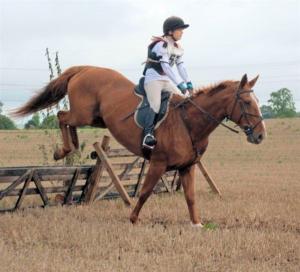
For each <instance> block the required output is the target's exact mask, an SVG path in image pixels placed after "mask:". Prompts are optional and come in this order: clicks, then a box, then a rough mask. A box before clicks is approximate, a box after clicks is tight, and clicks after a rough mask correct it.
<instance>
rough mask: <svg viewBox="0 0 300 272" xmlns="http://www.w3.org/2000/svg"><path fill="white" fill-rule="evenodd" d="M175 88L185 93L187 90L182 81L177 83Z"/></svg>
mask: <svg viewBox="0 0 300 272" xmlns="http://www.w3.org/2000/svg"><path fill="white" fill-rule="evenodd" d="M177 88H178V89H179V90H180V91H181V92H182V93H183V94H185V93H186V91H187V86H186V84H185V83H184V82H181V83H180V84H178V85H177Z"/></svg>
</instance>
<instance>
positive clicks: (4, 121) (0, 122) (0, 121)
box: [0, 114, 17, 129]
mask: <svg viewBox="0 0 300 272" xmlns="http://www.w3.org/2000/svg"><path fill="white" fill-rule="evenodd" d="M0 129H17V127H16V125H15V123H14V122H13V121H12V120H11V119H9V118H8V117H7V116H5V115H2V114H0Z"/></svg>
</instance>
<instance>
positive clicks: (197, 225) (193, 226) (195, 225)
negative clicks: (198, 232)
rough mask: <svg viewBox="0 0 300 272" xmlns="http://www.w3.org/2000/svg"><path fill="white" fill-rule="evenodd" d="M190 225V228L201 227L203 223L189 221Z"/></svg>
mask: <svg viewBox="0 0 300 272" xmlns="http://www.w3.org/2000/svg"><path fill="white" fill-rule="evenodd" d="M191 226H192V228H200V229H201V228H203V225H202V224H201V223H193V222H191Z"/></svg>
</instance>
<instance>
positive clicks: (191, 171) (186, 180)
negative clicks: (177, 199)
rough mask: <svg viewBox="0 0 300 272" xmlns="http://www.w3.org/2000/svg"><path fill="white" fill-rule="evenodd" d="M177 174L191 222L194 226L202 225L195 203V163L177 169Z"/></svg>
mask: <svg viewBox="0 0 300 272" xmlns="http://www.w3.org/2000/svg"><path fill="white" fill-rule="evenodd" d="M179 175H180V180H181V183H182V186H183V190H184V195H185V199H186V203H187V206H188V209H189V213H190V218H191V224H192V226H195V227H202V224H201V222H200V218H199V215H198V212H197V209H196V203H195V165H193V166H191V167H189V168H187V169H184V170H182V171H179Z"/></svg>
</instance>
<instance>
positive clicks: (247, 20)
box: [0, 0, 300, 113]
mask: <svg viewBox="0 0 300 272" xmlns="http://www.w3.org/2000/svg"><path fill="white" fill-rule="evenodd" d="M172 15H176V16H180V17H182V18H183V19H184V21H185V22H186V23H188V24H190V27H189V28H188V29H186V30H185V31H184V35H183V38H182V40H181V41H180V43H181V45H182V47H183V48H184V50H185V53H184V60H185V66H186V69H187V71H188V74H189V76H190V78H191V80H192V82H193V83H194V85H195V86H196V87H201V86H206V85H209V84H212V83H216V82H219V81H221V80H226V79H234V80H239V79H241V77H242V76H243V74H245V73H247V74H248V78H249V79H252V78H253V77H255V76H256V75H257V74H259V75H260V78H259V80H258V82H257V84H256V86H255V88H254V90H255V92H256V94H257V96H258V97H259V100H260V104H261V105H262V104H265V105H266V104H267V101H268V99H269V98H270V93H271V92H274V91H277V90H279V89H280V88H283V87H286V88H288V89H290V90H291V91H292V94H293V97H294V100H295V103H296V107H297V110H298V111H300V0H198V1H196V0H184V1H183V0H165V1H162V0H152V1H138V0H98V1H95V0H85V1H84V0H0V101H2V102H3V103H4V108H3V109H4V111H5V113H6V112H7V111H8V110H10V109H12V108H15V107H18V106H20V105H21V104H22V103H24V102H25V101H27V100H28V99H29V98H30V97H31V95H32V94H33V93H34V92H35V91H36V90H38V89H40V88H41V87H43V86H44V85H45V84H47V83H48V82H49V69H48V62H47V58H46V56H45V51H46V48H47V47H48V48H49V51H50V57H51V59H52V61H53V64H54V58H55V53H56V52H58V54H59V60H60V64H61V67H62V69H63V70H64V69H67V68H68V67H71V66H75V65H95V66H101V67H109V68H112V69H115V70H117V71H119V72H121V73H122V74H124V75H125V76H126V77H128V78H129V79H130V80H132V81H133V82H137V81H138V79H139V78H140V77H141V75H142V70H143V66H142V65H141V64H142V62H143V61H144V60H145V58H146V52H147V45H148V44H149V42H150V39H151V36H152V35H161V34H162V24H163V21H164V20H165V19H166V18H167V17H169V16H172Z"/></svg>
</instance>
